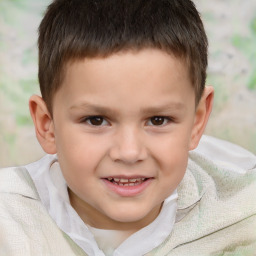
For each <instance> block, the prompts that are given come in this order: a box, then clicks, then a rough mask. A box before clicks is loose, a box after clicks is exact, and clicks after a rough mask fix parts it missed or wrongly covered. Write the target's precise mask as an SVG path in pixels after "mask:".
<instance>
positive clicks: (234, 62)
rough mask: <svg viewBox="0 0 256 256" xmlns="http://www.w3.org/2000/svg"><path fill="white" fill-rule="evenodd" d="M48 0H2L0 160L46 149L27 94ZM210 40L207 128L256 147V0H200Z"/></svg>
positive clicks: (17, 160)
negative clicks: (211, 105)
mask: <svg viewBox="0 0 256 256" xmlns="http://www.w3.org/2000/svg"><path fill="white" fill-rule="evenodd" d="M48 3H49V0H0V166H8V165H17V164H25V163H28V162H30V161H34V160H37V159H38V158H39V157H40V156H42V155H43V152H42V150H41V148H40V146H39V144H38V143H37V141H36V138H35V135H34V130H33V125H32V121H31V119H30V116H29V110H28V99H29V96H30V95H31V94H34V93H39V89H38V81H37V49H36V40H37V38H36V37H37V27H38V24H39V22H40V19H41V17H42V15H43V12H44V11H45V8H46V6H47V5H48ZM195 3H196V5H197V7H198V9H199V10H200V12H201V14H202V18H203V20H204V22H205V26H206V31H207V33H208V36H209V41H210V51H209V57H210V63H209V69H208V84H211V85H213V86H214V87H215V92H216V93H215V106H214V110H213V113H212V117H211V120H210V123H209V125H208V128H207V131H206V133H207V134H210V135H214V136H216V137H219V138H223V139H227V140H230V141H232V142H234V143H237V144H239V145H241V146H243V147H245V148H247V149H249V150H251V151H253V152H254V153H256V1H255V0H246V1H244V0H212V1H206V0H196V1H195Z"/></svg>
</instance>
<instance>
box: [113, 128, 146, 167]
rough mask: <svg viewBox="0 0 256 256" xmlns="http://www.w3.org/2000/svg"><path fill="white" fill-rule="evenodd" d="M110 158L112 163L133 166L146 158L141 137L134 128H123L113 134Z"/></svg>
mask: <svg viewBox="0 0 256 256" xmlns="http://www.w3.org/2000/svg"><path fill="white" fill-rule="evenodd" d="M110 157H111V159H112V160H113V161H117V162H122V163H125V164H134V163H137V162H141V161H143V160H145V159H146V158H147V150H146V146H145V143H144V141H143V135H142V134H141V133H140V132H139V131H138V129H135V128H125V129H122V130H120V131H119V132H118V133H116V134H115V138H114V140H113V144H112V147H111V149H110Z"/></svg>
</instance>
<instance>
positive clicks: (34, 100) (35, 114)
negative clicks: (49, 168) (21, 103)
mask: <svg viewBox="0 0 256 256" xmlns="http://www.w3.org/2000/svg"><path fill="white" fill-rule="evenodd" d="M29 110H30V114H31V117H32V119H33V122H34V125H35V131H36V137H37V139H38V141H39V143H40V145H41V147H42V148H43V150H44V151H45V152H46V153H48V154H55V153H56V145H55V136H54V124H53V120H52V117H51V115H50V113H49V111H48V109H47V107H46V104H45V102H44V100H43V99H42V98H41V97H40V96H37V95H33V96H31V97H30V99H29Z"/></svg>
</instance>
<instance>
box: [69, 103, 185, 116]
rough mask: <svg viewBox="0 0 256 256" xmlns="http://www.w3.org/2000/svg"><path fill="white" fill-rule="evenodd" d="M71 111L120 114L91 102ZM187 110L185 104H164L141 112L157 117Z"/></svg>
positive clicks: (79, 104) (143, 109) (76, 106)
mask: <svg viewBox="0 0 256 256" xmlns="http://www.w3.org/2000/svg"><path fill="white" fill-rule="evenodd" d="M69 109H70V110H71V111H72V110H76V109H86V110H89V111H93V112H96V113H100V114H101V115H117V114H118V111H117V110H114V109H112V108H109V107H107V106H101V105H96V104H93V103H89V102H83V103H78V104H75V105H73V106H71V107H70V108H69ZM185 109H186V106H185V104H183V103H181V102H170V103H167V104H163V105H160V104H159V105H156V106H150V107H147V108H141V109H140V112H141V113H143V114H150V115H154V114H156V115H157V114H159V113H166V112H169V111H174V110H175V111H181V112H183V111H185Z"/></svg>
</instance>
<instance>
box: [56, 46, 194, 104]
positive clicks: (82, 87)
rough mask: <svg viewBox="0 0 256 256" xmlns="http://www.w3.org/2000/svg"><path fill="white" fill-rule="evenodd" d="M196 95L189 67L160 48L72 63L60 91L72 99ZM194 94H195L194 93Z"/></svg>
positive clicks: (162, 98) (140, 98)
mask: <svg viewBox="0 0 256 256" xmlns="http://www.w3.org/2000/svg"><path fill="white" fill-rule="evenodd" d="M182 90H183V91H184V92H185V91H187V92H188V93H190V96H191V95H193V86H192V82H191V80H190V77H189V70H188V67H187V65H186V63H185V61H183V59H179V58H176V57H174V56H173V55H170V54H168V53H166V52H164V51H161V50H158V49H144V50H140V51H126V52H118V53H116V54H112V55H110V56H108V57H104V58H103V57H96V58H85V59H83V60H78V61H74V62H70V63H68V64H67V66H66V68H65V76H64V79H63V83H62V86H61V88H60V89H59V92H57V94H60V95H62V97H63V98H65V100H66V102H68V101H69V100H70V101H71V100H72V98H73V100H76V101H77V102H78V101H80V100H81V101H83V99H84V98H85V97H86V98H89V100H91V101H99V100H101V101H103V102H104V101H106V100H107V99H111V102H114V100H117V101H118V100H119V101H120V100H121V99H122V100H123V101H126V103H127V104H130V103H131V99H132V101H135V99H137V98H138V99H139V100H140V101H143V100H148V99H149V98H150V97H151V101H153V100H154V98H155V99H156V100H157V99H159V97H161V100H164V98H166V100H168V98H173V100H174V98H175V97H176V100H177V101H178V100H179V97H181V96H182V95H180V94H182V93H184V92H182V93H181V91H182ZM191 93H192V94H191Z"/></svg>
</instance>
